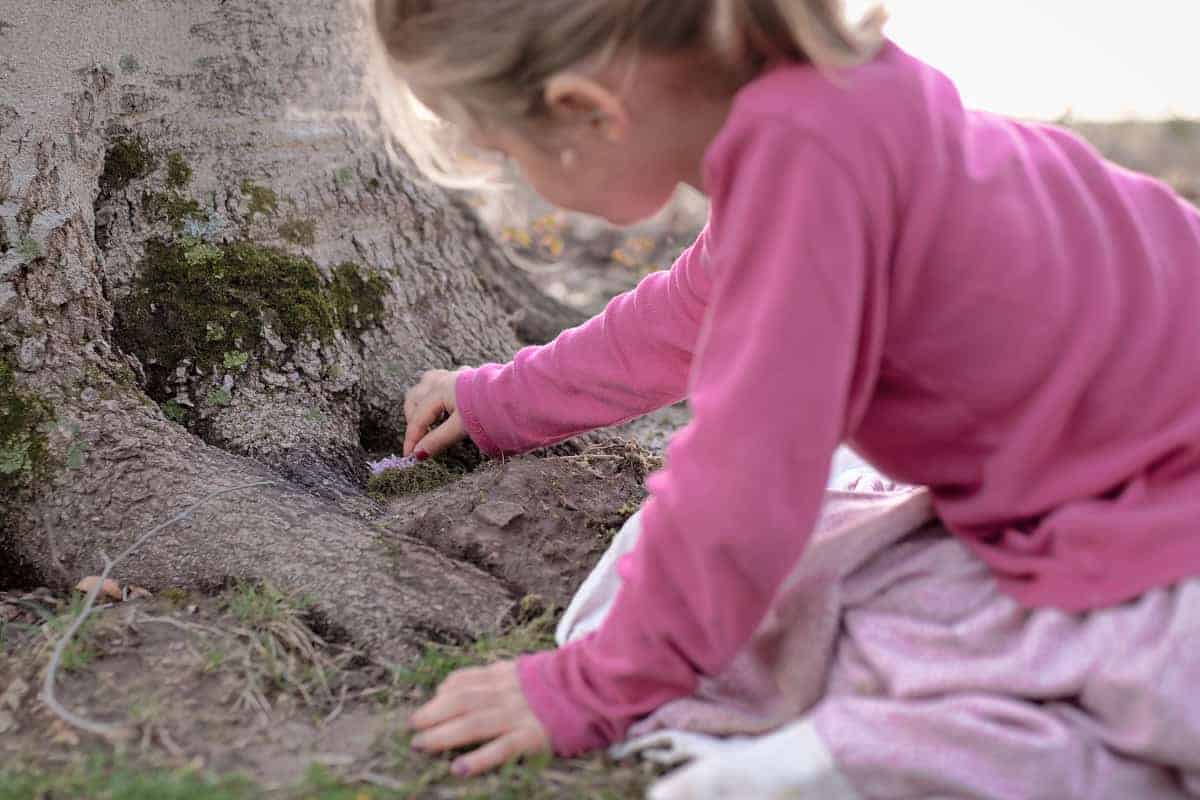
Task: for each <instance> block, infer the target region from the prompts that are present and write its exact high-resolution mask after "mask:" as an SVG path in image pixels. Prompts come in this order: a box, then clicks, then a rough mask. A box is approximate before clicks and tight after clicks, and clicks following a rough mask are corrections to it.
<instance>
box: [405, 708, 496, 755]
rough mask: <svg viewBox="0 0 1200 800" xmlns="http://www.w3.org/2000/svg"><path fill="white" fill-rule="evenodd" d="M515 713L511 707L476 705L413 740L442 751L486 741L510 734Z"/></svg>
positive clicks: (431, 750) (419, 746)
mask: <svg viewBox="0 0 1200 800" xmlns="http://www.w3.org/2000/svg"><path fill="white" fill-rule="evenodd" d="M512 716H513V715H512V713H511V712H509V711H508V710H507V709H495V708H476V709H475V710H473V711H471V712H469V713H467V714H464V715H463V716H461V717H457V718H455V719H452V720H449V721H448V722H443V723H442V724H441V725H438V726H436V727H434V728H430V729H429V730H426V731H425V732H423V733H421V734H420V735H419V736H417V737H415V738H414V739H413V740H412V746H413V747H415V748H417V749H418V750H424V751H425V752H427V753H441V752H443V751H445V750H454V749H457V748H459V747H466V746H467V745H469V744H476V743H477V742H486V741H488V740H490V739H495V738H496V737H498V736H502V735H504V734H507V733H508V732H509V729H510V727H511V726H512Z"/></svg>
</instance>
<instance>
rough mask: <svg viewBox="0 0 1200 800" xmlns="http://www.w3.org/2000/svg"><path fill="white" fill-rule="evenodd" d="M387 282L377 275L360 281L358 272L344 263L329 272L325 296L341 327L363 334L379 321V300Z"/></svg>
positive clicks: (380, 319)
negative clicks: (328, 295) (331, 302)
mask: <svg viewBox="0 0 1200 800" xmlns="http://www.w3.org/2000/svg"><path fill="white" fill-rule="evenodd" d="M387 291H388V282H387V281H386V280H384V279H383V278H382V277H380V276H379V275H375V274H368V275H367V276H366V277H363V273H362V272H361V271H360V270H359V268H358V267H357V266H356V265H354V264H351V263H349V262H346V263H344V264H339V265H338V266H336V267H334V268H333V278H332V280H331V281H330V284H329V292H330V294H331V296H332V299H333V305H334V308H336V309H337V314H338V321H339V322H340V323H341V325H342V327H344V328H349V329H351V330H363V329H364V328H367V327H369V326H371V325H378V324H379V323H380V321H382V319H383V311H384V307H383V297H384V295H385V294H387Z"/></svg>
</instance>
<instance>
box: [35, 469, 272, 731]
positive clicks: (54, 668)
mask: <svg viewBox="0 0 1200 800" xmlns="http://www.w3.org/2000/svg"><path fill="white" fill-rule="evenodd" d="M273 483H275V481H258V482H257V483H249V484H246V485H244V486H235V487H233V488H232V489H222V490H220V491H218V492H213V493H212V494H210V495H209V496H208V497H205V498H204V499H202V500H199V501H198V502H196V503H193V504H192V505H190V506H188V507H187V508H186V509H184V510H183V511H181V512H179V513H178V514H176V515H175V516H173V517H171V518H170V519H169V520H167V521H166V522H164V523H162V524H161V525H157V526H155V527H154V528H152V529H151V530H149V531H148V532H146V533H145V534H143V535H142V537H141V538H139V539H138V540H137V541H136V542H134V543H133V544H131V545H130V546H129V547H127V548H125V550H124V552H122V553H121V554H120V555H119V556H117V557H116V559H110V558H109V557H108V554H106V553H103V552H102V553H101V554H100V558H101V559H103V561H104V571H103V572H102V573H100V579H99V580H97V581H96V583H95V584H94V585H93V586H92V588H91V590H90V591H89V592H88V594H87V600H85V601H84V604H83V609H82V610H81V611H80V612H79V615H78V616H76V617H75V620H74V621H73V622H72V623H71V625H70V627H69V628H67V630H66V631H65V632H64V633H63V635H62V636H61V637H59V640H58V643H57V644H55V646H54V653H53V655H51V657H50V666H49V667H48V668H47V669H46V679H45V681H43V683H42V691H41V694H40V695H39V698H40V699H41V701H42V702H43V703H44V704H45V705H46V707H47V708H49V709H50V710H51V711H52V712H53V713H54V714H55V716H57V717H58V718H59V719H61V720H62V721H64V722H66V723H67V724H69V725H73V726H75V727H76V728H79V729H80V730H83V731H87V732H88V733H94V734H96V735H97V736H103V737H106V738H125V737H126V736H128V734H129V729H128V728H127V727H125V726H122V725H111V724H108V723H104V722H94V721H92V720H90V719H85V718H84V717H81V716H79V715H78V714H75V713H74V712H72V711H71V710H70V709H68V708H66V707H65V706H64V705H62V703H60V702H58V700H57V699H56V698H55V696H54V677H55V675H56V674H57V673H58V668H59V666H60V665H61V664H62V658H63V653H64V652H65V651H66V649H67V645H68V644H70V642H71V640H72V639H73V638H75V635H76V634H77V633H79V629H80V628H82V627H83V623H84V622H86V621H87V618H88V616H89V615H91V613H92V611H93V610H95V605H96V597H97V596H98V595H99V594H100V589H101V587H103V586H104V582H105V581H106V580H108V576H109V575H110V574H111V573H112V570H113V568H114V567H115V566H116V565H117V564H119V563H120V562H121V561H123V560H124V559H125V558H126V557H128V556H129V554H130V553H132V552H133V551H135V550H137V549H138V548H139V547H141V546H142V545H143V544H144V543H145V542H146V541H147V540H148V539H149V538H150V537H152V536H154V535H155V534H156V533H158V532H159V531H161V530H163V529H164V528H166V527H168V526H170V525H173V524H175V523H176V522H179V521H180V520H181V519H184V518H185V517H187V516H188V515H189V514H191V513H192V512H193V511H195V510H196V509H197V508H199V507H200V506H202V505H204V504H205V503H207V502H209V501H210V500H215V499H216V498H218V497H220V496H221V495H225V494H230V493H232V492H240V491H243V490H245V489H253V488H255V487H258V486H269V485H271V484H273Z"/></svg>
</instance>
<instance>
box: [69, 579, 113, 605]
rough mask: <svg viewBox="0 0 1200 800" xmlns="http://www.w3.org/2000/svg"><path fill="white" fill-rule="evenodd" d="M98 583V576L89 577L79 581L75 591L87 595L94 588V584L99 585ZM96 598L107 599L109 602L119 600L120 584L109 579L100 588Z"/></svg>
mask: <svg viewBox="0 0 1200 800" xmlns="http://www.w3.org/2000/svg"><path fill="white" fill-rule="evenodd" d="M99 581H100V577H99V576H98V575H89V576H87V577H86V578H84V579H83V580H81V581H80V582H79V584H78V585H77V586H76V587H75V589H76V590H78V591H80V592H83V593H84V594H87V593H88V592H90V591H92V589H94V588H95V587H96V584H97V583H99ZM98 596H99V597H107V598H109V599H110V600H120V599H121V584H119V583H117V582H116V581H114V580H113V579H112V578H109V579H108V580H106V581H105V582H104V585H103V586H101V587H100V594H99V595H98Z"/></svg>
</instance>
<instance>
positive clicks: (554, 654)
mask: <svg viewBox="0 0 1200 800" xmlns="http://www.w3.org/2000/svg"><path fill="white" fill-rule="evenodd" d="M561 653H562V650H547V651H544V652H541V653H534V654H533V655H527V656H521V658H520V659H518V661H517V675H518V677H519V678H520V681H521V691H522V692H524V694H525V702H527V703H529V707H530V709H532V710H533V713H534V715H535V716H536V717H537V718H538V721H539V722H541V723H542V726H543V727H544V728H545V729H546V733H548V734H549V735H550V743H551V744H552V745H553V746H554V752H555V753H557V754H558V755H560V756H562V757H564V758H574V757H576V756H580V755H583V754H584V753H587V752H590V751H592V750H599V749H600V748H603V747H605V746H607V745H608V742H606V741H605V740H604V737H603V736H601V735H600V733H599V732H598V731H597V730H596V728H595V726H593V725H592V724H591V721H590V720H589V719H588V717H587V715H586V714H585V713H584V712H583V711H581V710H580V709H579V708H577V707H576V706H574V705H572V704H571V701H570V698H568V697H566V696H565V693H564V692H563V690H562V688H561V687H556V686H555V685H554V682H553V680H552V678H551V676H552V675H553V662H554V659H555V658H558V657H560V654H561Z"/></svg>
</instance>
